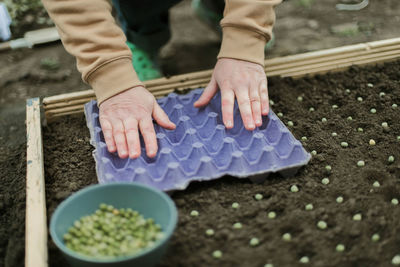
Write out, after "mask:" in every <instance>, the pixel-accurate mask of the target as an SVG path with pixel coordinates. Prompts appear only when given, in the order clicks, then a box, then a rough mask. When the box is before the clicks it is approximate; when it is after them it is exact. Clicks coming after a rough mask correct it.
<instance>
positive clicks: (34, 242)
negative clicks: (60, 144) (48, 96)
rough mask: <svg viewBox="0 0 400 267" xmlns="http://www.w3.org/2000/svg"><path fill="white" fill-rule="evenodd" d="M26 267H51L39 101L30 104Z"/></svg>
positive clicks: (28, 120) (27, 157)
mask: <svg viewBox="0 0 400 267" xmlns="http://www.w3.org/2000/svg"><path fill="white" fill-rule="evenodd" d="M26 131H27V135H26V137H27V154H26V218H25V267H47V266H48V263H47V260H48V254H47V253H48V252H47V217H46V198H45V182H44V165H43V145H42V128H41V120H40V100H39V98H32V99H28V100H27V103H26Z"/></svg>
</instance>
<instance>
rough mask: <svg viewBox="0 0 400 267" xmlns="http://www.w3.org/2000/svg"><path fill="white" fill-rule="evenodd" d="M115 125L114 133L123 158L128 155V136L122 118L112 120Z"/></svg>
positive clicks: (119, 153)
mask: <svg viewBox="0 0 400 267" xmlns="http://www.w3.org/2000/svg"><path fill="white" fill-rule="evenodd" d="M111 123H112V127H113V135H114V141H115V144H116V145H117V150H118V156H119V157H120V158H122V159H124V158H126V157H128V155H129V154H128V148H127V145H126V138H125V128H124V125H123V123H122V121H120V120H113V121H112V122H111Z"/></svg>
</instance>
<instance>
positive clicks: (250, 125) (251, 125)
mask: <svg viewBox="0 0 400 267" xmlns="http://www.w3.org/2000/svg"><path fill="white" fill-rule="evenodd" d="M247 127H249V128H251V129H253V128H255V126H254V124H253V123H250V124H249V125H247Z"/></svg>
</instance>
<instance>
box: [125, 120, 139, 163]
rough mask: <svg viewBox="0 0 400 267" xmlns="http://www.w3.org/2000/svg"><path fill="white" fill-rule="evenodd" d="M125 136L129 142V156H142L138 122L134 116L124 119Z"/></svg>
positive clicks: (133, 157)
mask: <svg viewBox="0 0 400 267" xmlns="http://www.w3.org/2000/svg"><path fill="white" fill-rule="evenodd" d="M123 123H124V128H125V136H126V141H127V143H128V150H129V157H130V158H132V159H136V158H138V157H139V156H140V141H139V132H138V122H137V121H136V120H135V119H133V118H128V119H126V120H124V122H123Z"/></svg>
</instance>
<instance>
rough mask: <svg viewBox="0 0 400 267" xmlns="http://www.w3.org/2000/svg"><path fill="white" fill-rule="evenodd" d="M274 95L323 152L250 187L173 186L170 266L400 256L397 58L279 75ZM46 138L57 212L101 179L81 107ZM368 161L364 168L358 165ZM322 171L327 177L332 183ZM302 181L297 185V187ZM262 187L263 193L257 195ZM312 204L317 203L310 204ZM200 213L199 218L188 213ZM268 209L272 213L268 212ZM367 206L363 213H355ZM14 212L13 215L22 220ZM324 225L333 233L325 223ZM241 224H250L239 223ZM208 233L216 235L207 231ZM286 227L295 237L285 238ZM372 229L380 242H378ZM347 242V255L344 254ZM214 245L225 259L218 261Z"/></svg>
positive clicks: (298, 131)
mask: <svg viewBox="0 0 400 267" xmlns="http://www.w3.org/2000/svg"><path fill="white" fill-rule="evenodd" d="M346 89H349V90H350V91H348V90H346ZM269 90H270V96H271V99H272V100H273V101H274V102H275V104H274V105H272V109H273V110H274V111H275V113H277V114H278V113H279V112H281V113H283V117H281V120H282V121H283V122H284V123H286V124H287V123H288V121H292V122H293V123H294V126H293V127H289V128H290V129H291V131H292V132H293V134H294V135H295V136H296V137H297V138H298V139H301V138H302V137H303V136H304V137H306V140H305V138H303V141H302V142H303V144H304V146H305V148H306V149H307V150H308V151H312V150H315V151H316V152H317V155H315V156H313V158H312V160H311V161H310V163H309V164H308V165H307V166H306V167H304V168H303V169H301V170H300V171H299V172H298V174H297V175H296V176H294V177H292V178H286V179H285V178H282V177H281V176H279V175H271V176H269V178H268V179H267V180H266V181H265V182H264V183H262V184H253V183H251V182H250V181H249V180H248V179H237V178H231V177H224V178H222V179H219V180H216V181H211V182H202V183H192V184H191V185H190V186H189V187H188V188H187V189H186V190H185V191H180V192H175V193H174V194H173V196H172V198H173V199H174V201H175V203H176V205H177V207H178V209H179V216H180V217H179V224H178V228H177V231H176V233H175V235H174V237H173V239H172V243H171V246H170V250H169V252H168V254H167V255H166V257H165V258H164V261H163V263H162V264H161V266H264V264H266V263H273V264H274V266H297V265H300V264H301V263H299V260H300V259H301V258H302V257H305V256H306V257H308V259H309V266H390V265H391V261H392V258H393V257H394V256H395V255H397V254H400V236H399V235H398V233H399V232H400V225H399V223H398V222H399V221H400V205H394V204H392V203H391V200H392V199H393V198H397V199H400V179H399V177H400V164H399V162H400V161H399V160H400V140H399V138H400V137H398V136H399V135H400V123H399V115H400V107H397V108H394V107H392V105H393V104H400V61H397V62H392V63H386V64H385V65H379V66H375V67H363V68H358V67H354V68H351V69H350V70H348V71H346V72H342V73H335V74H327V75H323V76H315V77H313V78H309V77H306V78H301V79H296V80H293V79H291V78H285V79H281V78H271V79H269ZM299 97H301V98H299ZM360 97H361V98H362V101H359V100H361V99H360ZM300 100H301V101H300ZM334 105H337V108H336V107H335V106H334ZM310 107H313V108H314V109H315V110H314V111H310V110H309V109H310ZM372 108H374V109H376V113H371V109H372ZM350 116H351V117H352V120H350V119H349V117H350ZM323 118H326V122H323V121H322V119H323ZM383 122H386V123H387V124H388V127H387V128H385V127H382V123H383ZM358 128H362V129H363V131H362V132H361V131H359V130H358ZM332 133H336V134H337V135H336V136H332ZM43 139H44V155H45V177H46V197H47V208H48V218H50V217H51V214H52V212H53V211H54V209H55V208H56V207H57V205H58V204H59V203H60V202H61V201H62V200H63V199H65V198H66V197H67V196H69V195H70V194H71V193H72V192H75V191H77V190H79V189H80V188H83V187H85V186H87V185H89V184H93V183H96V181H97V180H96V173H95V164H94V160H93V158H92V155H91V153H92V150H93V147H91V146H90V144H89V131H88V129H87V128H86V123H85V118H84V116H83V114H80V115H73V116H67V117H63V118H61V119H60V120H59V121H57V122H54V123H52V124H50V125H49V126H48V127H45V128H44V129H43ZM370 139H374V141H375V143H376V144H375V145H370V144H369V141H370ZM342 142H347V143H348V146H347V147H342V146H341V143H342ZM389 156H394V162H389V161H388V157H389ZM360 160H363V161H364V162H365V166H363V167H359V166H357V162H358V161H360ZM327 165H329V166H331V171H328V170H327V169H326V166H327ZM323 178H329V181H330V182H329V183H328V184H326V185H325V184H323V183H322V182H321V180H322V179H323ZM375 181H378V182H379V184H380V186H379V187H377V183H375V186H374V185H373V184H374V182H375ZM294 184H295V185H297V186H298V188H299V192H291V191H290V188H291V186H292V185H294ZM256 194H261V195H262V196H263V199H261V200H255V198H254V196H255V195H256ZM338 196H342V197H343V202H342V203H337V202H336V199H337V197H338ZM233 202H237V203H239V208H238V209H233V208H232V203H233ZM309 203H312V204H313V209H312V210H305V205H306V204H309ZM192 210H197V211H199V216H197V217H192V216H190V212H191V211H192ZM270 211H275V212H276V218H275V219H270V218H268V213H269V212H270ZM358 213H360V214H361V215H362V220H361V221H356V220H353V216H354V215H355V214H358ZM14 215H15V220H16V221H18V220H20V218H19V217H18V216H24V215H23V214H22V213H15V214H14ZM319 221H325V222H326V223H327V228H326V229H320V228H318V227H317V223H318V222H319ZM237 222H240V223H241V224H242V228H241V229H234V228H233V224H234V223H237ZM207 229H213V230H214V232H215V234H214V235H213V236H207V235H206V233H205V232H206V230H207ZM284 233H290V234H291V241H284V240H283V239H282V236H283V234H284ZM374 234H379V236H380V239H379V240H378V241H372V240H371V238H372V236H373V235H374ZM253 237H256V238H258V239H259V244H258V245H256V246H251V245H250V244H249V242H250V240H251V238H253ZM338 244H343V245H344V247H345V250H344V251H343V252H337V251H336V246H337V245H338ZM215 250H220V251H221V252H222V257H221V258H219V259H216V258H214V257H213V255H212V254H213V251H215ZM49 259H50V266H66V263H65V262H64V261H63V259H62V258H61V255H60V253H59V252H58V251H57V250H56V248H55V246H54V245H53V244H52V242H51V240H50V241H49ZM303 260H305V258H303Z"/></svg>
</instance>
